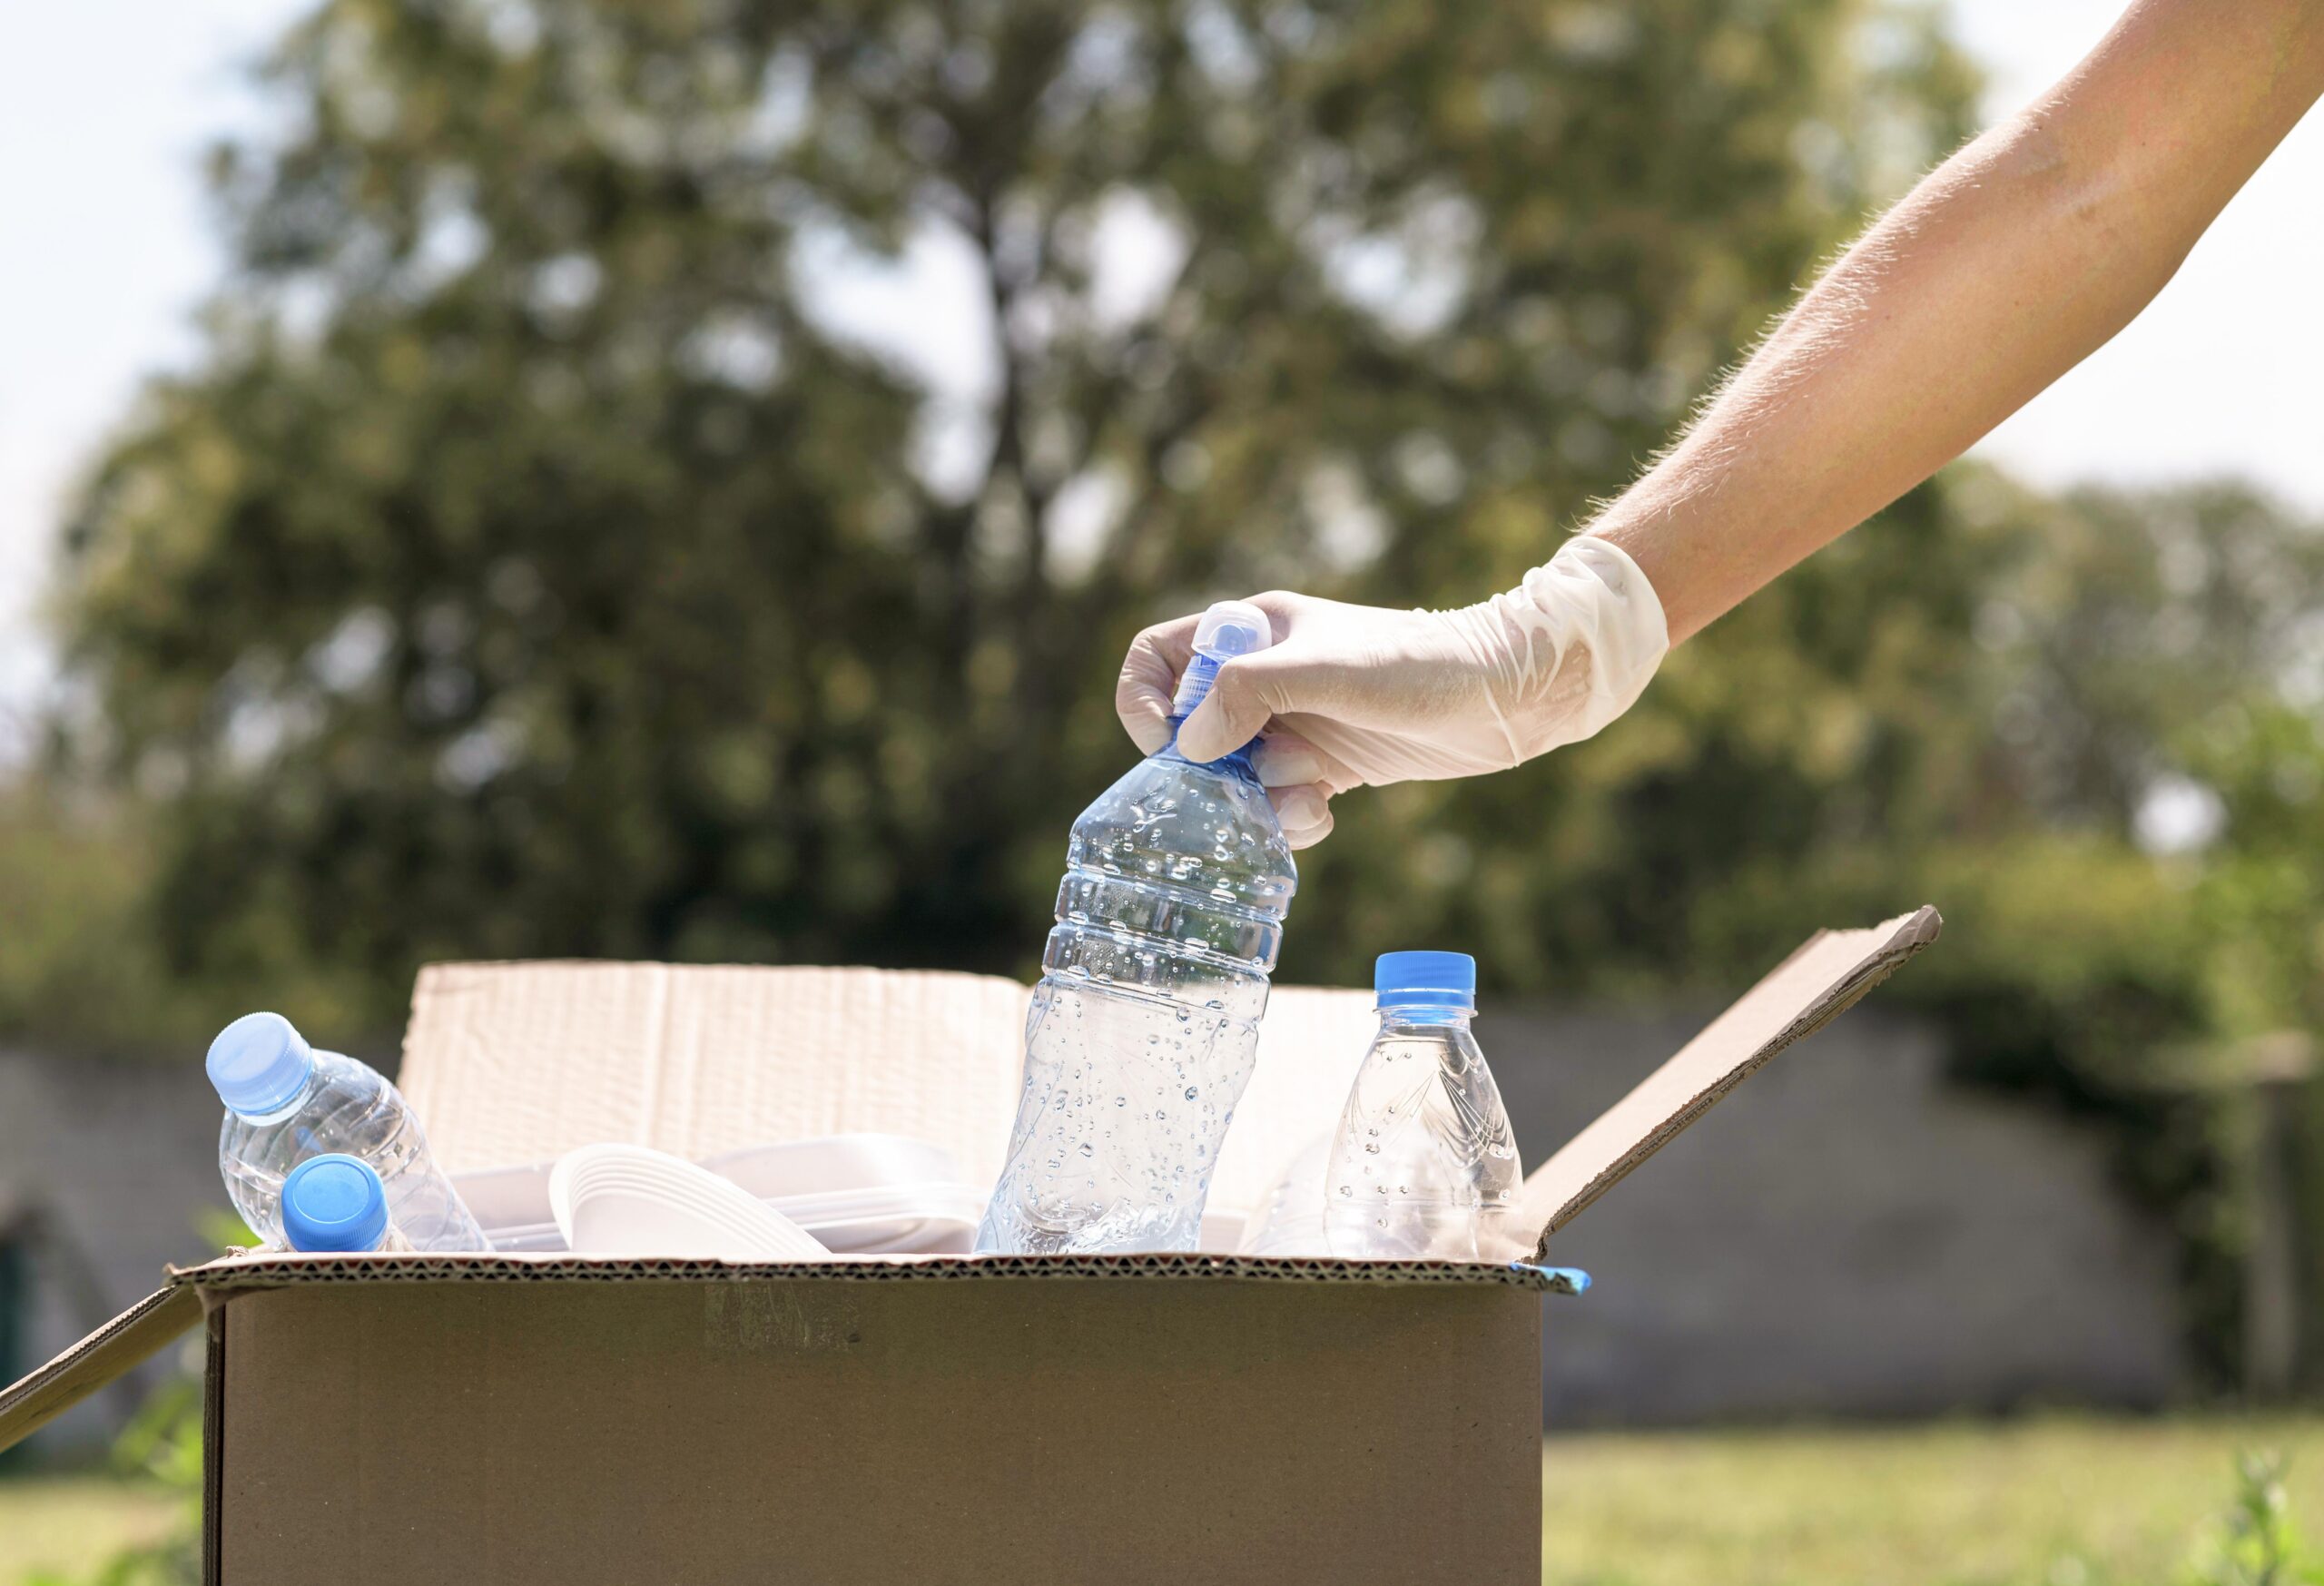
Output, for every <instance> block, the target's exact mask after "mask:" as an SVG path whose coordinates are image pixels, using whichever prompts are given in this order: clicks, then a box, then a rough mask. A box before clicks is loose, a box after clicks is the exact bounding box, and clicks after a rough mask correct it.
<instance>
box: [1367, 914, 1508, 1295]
mask: <svg viewBox="0 0 2324 1586" xmlns="http://www.w3.org/2000/svg"><path fill="white" fill-rule="evenodd" d="M1373 984H1374V989H1375V990H1376V993H1377V996H1378V999H1379V1002H1378V1006H1379V1010H1380V1033H1379V1034H1378V1035H1376V1036H1374V1037H1373V1039H1372V1048H1371V1050H1369V1051H1368V1052H1366V1053H1365V1054H1364V1067H1363V1068H1362V1069H1359V1070H1357V1072H1356V1076H1355V1084H1354V1088H1353V1089H1350V1090H1349V1092H1348V1098H1347V1108H1346V1109H1345V1110H1344V1112H1343V1113H1342V1114H1341V1115H1340V1128H1339V1135H1338V1138H1336V1139H1335V1140H1334V1143H1333V1147H1332V1160H1331V1169H1330V1172H1329V1174H1328V1176H1327V1177H1326V1182H1325V1194H1324V1237H1325V1239H1326V1242H1327V1243H1328V1244H1329V1245H1330V1247H1331V1252H1332V1254H1333V1255H1334V1256H1347V1257H1368V1258H1372V1259H1379V1260H1448V1261H1474V1260H1478V1259H1480V1258H1482V1259H1486V1260H1501V1259H1505V1258H1507V1257H1508V1256H1510V1255H1511V1254H1512V1253H1513V1251H1514V1248H1515V1242H1514V1241H1513V1240H1512V1239H1511V1238H1510V1236H1509V1235H1508V1232H1507V1230H1506V1227H1505V1222H1506V1219H1507V1216H1508V1213H1509V1211H1510V1209H1511V1207H1512V1205H1513V1203H1514V1202H1515V1199H1516V1196H1517V1188H1518V1185H1519V1184H1520V1183H1521V1180H1522V1178H1523V1177H1524V1176H1523V1173H1522V1171H1521V1168H1520V1167H1519V1165H1518V1159H1517V1138H1516V1136H1515V1135H1514V1134H1513V1133H1512V1131H1511V1129H1510V1127H1509V1114H1508V1112H1507V1111H1506V1110H1505V1109H1504V1108H1502V1103H1501V1089H1500V1088H1499V1087H1498V1086H1496V1085H1495V1084H1494V1083H1493V1081H1492V1070H1491V1069H1488V1068H1486V1067H1485V1058H1484V1053H1483V1052H1482V1051H1480V1050H1479V1049H1478V1048H1477V1041H1476V1038H1475V1037H1474V1036H1472V1035H1471V1034H1470V1033H1469V1021H1470V1020H1472V1019H1473V1018H1474V1017H1475V1016H1476V1008H1477V960H1474V959H1472V958H1471V957H1470V956H1469V955H1468V954H1467V953H1464V952H1391V953H1383V954H1382V955H1381V956H1380V960H1379V962H1378V964H1377V965H1376V966H1375V968H1374V977H1373Z"/></svg>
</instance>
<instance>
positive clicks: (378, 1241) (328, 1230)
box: [282, 1152, 411, 1254]
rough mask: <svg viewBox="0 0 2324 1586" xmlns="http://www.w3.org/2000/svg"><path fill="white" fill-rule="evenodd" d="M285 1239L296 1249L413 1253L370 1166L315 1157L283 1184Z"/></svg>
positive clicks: (344, 1158) (339, 1158) (350, 1159)
mask: <svg viewBox="0 0 2324 1586" xmlns="http://www.w3.org/2000/svg"><path fill="white" fill-rule="evenodd" d="M282 1236H283V1239H284V1241H285V1242H286V1243H288V1244H289V1245H290V1246H291V1248H292V1249H293V1250H330V1251H339V1252H343V1253H350V1254H352V1253H355V1252H361V1251H378V1250H409V1249H410V1248H411V1241H410V1240H409V1239H407V1238H405V1237H404V1236H402V1235H401V1234H399V1233H398V1232H397V1231H396V1226H395V1224H394V1223H393V1222H392V1221H390V1220H389V1217H388V1192H387V1189H386V1187H384V1186H382V1185H381V1184H380V1182H379V1175H378V1174H377V1173H374V1172H373V1171H372V1170H371V1165H370V1164H369V1162H365V1161H361V1160H359V1159H358V1158H356V1157H347V1156H341V1155H340V1154H338V1153H336V1152H334V1153H332V1154H331V1155H330V1156H327V1157H308V1158H307V1159H306V1160H305V1161H303V1162H301V1163H300V1164H299V1165H298V1166H297V1167H293V1168H291V1176H290V1177H288V1178H285V1179H284V1180H283V1181H282Z"/></svg>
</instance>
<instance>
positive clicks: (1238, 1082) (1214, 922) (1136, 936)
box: [976, 600, 1299, 1255]
mask: <svg viewBox="0 0 2324 1586" xmlns="http://www.w3.org/2000/svg"><path fill="white" fill-rule="evenodd" d="M1273 639H1274V630H1273V629H1272V628H1271V627H1270V626H1269V625H1268V621H1267V615H1266V613H1265V612H1264V611H1261V610H1259V609H1258V607H1256V606H1252V605H1249V604H1248V603H1246V602H1244V601H1239V600H1226V601H1221V602H1219V603H1218V604H1217V605H1216V606H1212V607H1211V608H1210V609H1209V610H1208V611H1206V612H1205V613H1204V614H1203V617H1202V621H1201V623H1200V625H1199V626H1197V627H1196V630H1195V639H1194V659H1193V661H1192V663H1191V664H1189V665H1188V666H1187V672H1186V675H1185V676H1184V677H1183V678H1181V679H1180V680H1179V684H1178V692H1177V696H1176V697H1175V698H1174V699H1173V701H1172V702H1171V716H1170V725H1171V740H1170V742H1169V744H1167V745H1165V746H1164V747H1163V748H1161V749H1160V750H1158V751H1157V752H1156V753H1154V754H1149V755H1147V757H1146V758H1145V759H1144V760H1141V761H1139V762H1138V763H1137V764H1136V765H1134V766H1132V767H1131V768H1130V770H1129V772H1128V774H1127V775H1125V776H1123V777H1122V779H1121V780H1120V781H1119V782H1117V783H1114V785H1113V786H1112V787H1110V788H1108V789H1107V790H1106V792H1105V793H1103V794H1102V795H1100V796H1099V797H1098V802H1097V803H1093V804H1091V805H1090V806H1089V807H1088V809H1087V810H1085V811H1083V812H1082V813H1081V818H1080V819H1079V820H1078V821H1076V822H1075V823H1073V837H1072V840H1071V842H1069V843H1068V846H1067V850H1066V867H1067V868H1066V874H1065V880H1064V882H1063V883H1062V884H1061V885H1060V886H1059V888H1058V897H1057V927H1056V929H1055V930H1053V931H1050V932H1049V946H1048V949H1047V951H1045V953H1044V954H1043V956H1042V960H1041V969H1042V975H1041V983H1040V985H1039V988H1037V989H1036V990H1035V991H1034V993H1033V1004H1032V1010H1031V1012H1030V1014H1029V1017H1028V1019H1027V1020H1026V1027H1025V1082H1024V1089H1023V1092H1022V1093H1021V1095H1020V1096H1019V1098H1018V1109H1017V1123H1016V1128H1015V1129H1014V1131H1013V1132H1012V1134H1011V1136H1010V1138H1009V1158H1008V1163H1007V1165H1006V1166H1005V1167H1003V1168H1002V1169H1001V1174H1000V1182H999V1183H998V1184H996V1185H995V1186H994V1187H993V1191H992V1199H991V1201H990V1204H989V1206H988V1208H987V1210H986V1212H985V1217H984V1224H983V1226H981V1227H980V1229H978V1231H977V1241H976V1247H977V1249H978V1251H979V1252H980V1253H984V1254H990V1253H1008V1254H1036V1255H1067V1254H1070V1255H1085V1254H1091V1253H1098V1252H1115V1251H1129V1250H1191V1249H1193V1248H1194V1247H1195V1241H1196V1237H1197V1236H1198V1235H1199V1234H1200V1232H1201V1229H1202V1209H1203V1203H1204V1201H1205V1200H1206V1199H1207V1198H1208V1197H1209V1195H1210V1175H1211V1169H1212V1168H1213V1167H1216V1165H1217V1161H1218V1147H1219V1142H1220V1140H1221V1139H1222V1138H1224V1137H1225V1136H1226V1126H1227V1124H1228V1122H1229V1121H1230V1120H1231V1119H1232V1118H1234V1116H1235V1104H1236V1101H1238V1100H1239V1099H1240V1098H1241V1097H1242V1094H1243V1088H1244V1086H1245V1085H1246V1084H1248V1083H1249V1081H1250V1078H1251V1069H1252V1065H1253V1064H1254V1063H1255V1062H1256V1060H1257V1058H1258V1043H1259V1015H1260V1014H1261V1013H1262V1012H1264V1011H1265V1009H1266V1004H1267V978H1268V976H1269V974H1270V973H1271V972H1272V971H1273V970H1274V969H1275V954H1276V952H1277V951H1278V950H1279V949H1280V948H1281V946H1282V944H1283V917H1284V914H1285V911H1286V910H1288V909H1289V908H1290V906H1291V894H1292V892H1293V891H1294V890H1295V888H1296V887H1297V886H1298V884H1299V872H1298V870H1297V868H1296V867H1295V865H1294V864H1293V863H1292V861H1291V844H1290V843H1289V842H1287V841H1285V837H1284V834H1283V827H1282V826H1281V825H1280V824H1279V823H1277V822H1276V820H1275V806H1274V805H1272V804H1270V803H1268V802H1267V794H1266V789H1265V788H1264V787H1262V786H1260V785H1259V779H1258V777H1257V775H1256V774H1255V773H1253V771H1252V769H1251V762H1250V755H1249V749H1250V745H1249V744H1244V745H1243V746H1242V747H1240V748H1238V749H1236V751H1235V752H1234V753H1233V754H1228V755H1226V756H1225V757H1224V758H1223V759H1219V760H1215V761H1212V762H1210V763H1208V764H1199V763H1196V762H1194V761H1191V760H1188V759H1187V757H1186V756H1185V755H1183V754H1179V753H1178V748H1177V727H1178V724H1180V723H1182V722H1184V721H1185V720H1186V718H1187V715H1188V714H1190V713H1191V712H1192V711H1193V710H1194V708H1195V706H1196V705H1197V704H1201V703H1202V700H1203V698H1204V696H1205V695H1206V694H1208V693H1209V692H1210V686H1211V684H1212V682H1213V680H1215V679H1216V677H1217V675H1218V669H1219V667H1220V666H1221V665H1224V664H1225V663H1226V661H1228V660H1230V659H1232V658H1233V657H1235V656H1236V655H1250V654H1252V653H1254V652H1256V651H1258V650H1264V649H1265V648H1266V647H1267V645H1269V644H1270V643H1272V642H1273Z"/></svg>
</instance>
